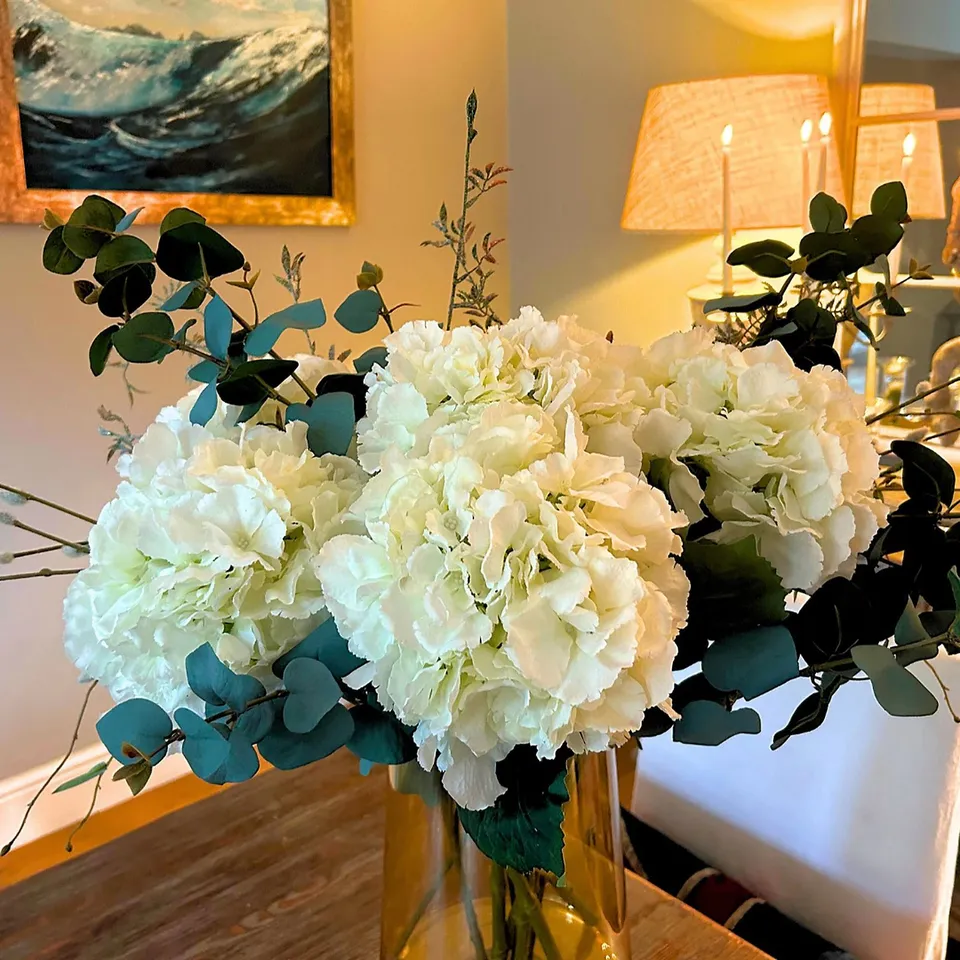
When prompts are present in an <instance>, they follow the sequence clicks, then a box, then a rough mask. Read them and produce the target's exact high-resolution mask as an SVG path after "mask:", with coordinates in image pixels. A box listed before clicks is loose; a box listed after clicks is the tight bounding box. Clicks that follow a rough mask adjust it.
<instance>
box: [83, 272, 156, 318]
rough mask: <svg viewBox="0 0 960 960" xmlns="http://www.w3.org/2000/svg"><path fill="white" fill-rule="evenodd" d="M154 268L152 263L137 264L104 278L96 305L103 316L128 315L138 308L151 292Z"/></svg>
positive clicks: (154, 275) (148, 297) (154, 274)
mask: <svg viewBox="0 0 960 960" xmlns="http://www.w3.org/2000/svg"><path fill="white" fill-rule="evenodd" d="M155 277H156V269H155V268H154V266H153V264H151V263H145V264H138V265H137V266H135V267H132V268H131V269H128V270H121V271H120V272H119V273H116V274H115V275H113V276H109V277H107V278H106V279H105V280H104V285H103V287H101V289H100V294H99V296H98V297H97V306H98V307H99V309H100V312H101V313H102V314H103V315H104V316H105V317H123V316H129V315H130V314H132V313H134V312H135V311H137V310H139V309H140V308H141V307H142V306H143V305H144V304H145V303H146V302H147V301H148V300H149V299H150V297H151V295H152V294H153V280H154V278H155Z"/></svg>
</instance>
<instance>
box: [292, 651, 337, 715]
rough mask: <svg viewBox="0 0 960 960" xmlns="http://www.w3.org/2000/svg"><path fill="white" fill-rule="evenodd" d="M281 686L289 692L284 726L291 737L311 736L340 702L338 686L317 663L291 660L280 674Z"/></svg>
mask: <svg viewBox="0 0 960 960" xmlns="http://www.w3.org/2000/svg"><path fill="white" fill-rule="evenodd" d="M283 685H284V687H286V689H287V691H288V696H287V697H286V699H285V700H284V702H283V725H284V726H285V727H286V728H287V729H288V730H289V731H290V732H291V733H301V734H302V733H310V731H311V730H313V729H314V728H315V727H316V726H317V724H318V723H319V722H320V721H321V720H322V719H323V718H324V717H325V716H326V715H327V714H328V713H329V712H330V711H331V710H332V709H333V707H334V706H335V705H336V704H337V703H338V702H339V701H340V684H339V683H337V681H336V679H335V678H334V676H333V674H332V673H331V672H330V671H329V670H328V669H327V668H326V667H325V666H324V665H323V664H322V663H321V662H320V661H319V660H311V659H309V658H307V657H299V658H297V659H295V660H292V661H291V662H290V664H289V665H288V666H287V669H286V670H284V671H283Z"/></svg>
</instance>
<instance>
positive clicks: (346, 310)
mask: <svg viewBox="0 0 960 960" xmlns="http://www.w3.org/2000/svg"><path fill="white" fill-rule="evenodd" d="M380 306H381V303H380V294H379V293H377V291H376V290H354V291H353V293H351V294H350V296H349V297H347V299H346V300H344V301H343V303H341V304H340V306H339V307H337V311H336V313H335V314H334V317H335V318H336V320H337V322H338V323H339V324H340V325H341V326H342V327H344V328H345V329H347V330H349V331H350V332H351V333H366V332H367V331H368V330H372V329H373V328H374V327H375V326H376V325H377V320H378V319H379V317H380Z"/></svg>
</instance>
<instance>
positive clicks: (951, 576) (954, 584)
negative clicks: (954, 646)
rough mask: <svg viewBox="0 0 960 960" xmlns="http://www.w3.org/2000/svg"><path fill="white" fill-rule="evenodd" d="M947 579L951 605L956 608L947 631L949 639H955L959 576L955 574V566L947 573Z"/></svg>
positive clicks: (959, 626) (959, 620)
mask: <svg viewBox="0 0 960 960" xmlns="http://www.w3.org/2000/svg"><path fill="white" fill-rule="evenodd" d="M947 579H948V580H949V581H950V592H951V593H952V594H953V606H954V609H955V610H956V615H955V616H954V618H953V623H952V624H951V625H950V629H949V630H948V631H947V632H948V634H949V635H950V639H951V640H957V639H960V576H958V575H957V568H956V567H954V568H953V569H952V570H950V571H949V572H948V573H947Z"/></svg>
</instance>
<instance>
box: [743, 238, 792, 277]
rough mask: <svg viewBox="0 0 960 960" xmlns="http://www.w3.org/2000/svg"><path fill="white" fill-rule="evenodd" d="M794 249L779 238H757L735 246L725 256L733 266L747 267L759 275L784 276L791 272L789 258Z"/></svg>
mask: <svg viewBox="0 0 960 960" xmlns="http://www.w3.org/2000/svg"><path fill="white" fill-rule="evenodd" d="M793 254H794V249H793V247H791V246H790V245H789V244H787V243H781V242H780V241H779V240H757V241H756V242H754V243H746V244H744V245H743V246H742V247H737V249H736V250H734V251H732V252H731V254H730V256H729V257H727V263H729V264H732V265H733V266H735V267H738V266H745V267H749V268H750V269H751V270H752V271H753V272H754V273H755V274H757V276H760V277H786V276H789V275H790V274H792V273H793V267H792V266H791V264H790V258H791V257H792V256H793Z"/></svg>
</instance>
